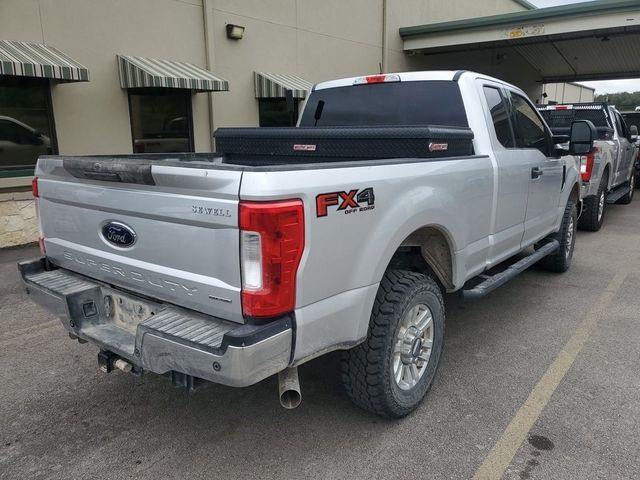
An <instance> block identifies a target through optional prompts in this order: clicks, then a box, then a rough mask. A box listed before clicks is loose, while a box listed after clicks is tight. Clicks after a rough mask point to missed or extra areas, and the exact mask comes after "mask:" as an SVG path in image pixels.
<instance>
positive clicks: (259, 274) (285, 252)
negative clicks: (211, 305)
mask: <svg viewBox="0 0 640 480" xmlns="http://www.w3.org/2000/svg"><path fill="white" fill-rule="evenodd" d="M240 230H241V232H240V250H241V252H240V253H241V262H242V312H243V314H244V315H245V316H247V317H275V316H278V315H283V314H285V313H288V312H291V311H293V309H294V308H295V304H296V275H297V272H298V265H299V264H300V259H301V258H302V252H303V251H304V208H303V205H302V201H301V200H297V199H296V200H285V201H277V202H240Z"/></svg>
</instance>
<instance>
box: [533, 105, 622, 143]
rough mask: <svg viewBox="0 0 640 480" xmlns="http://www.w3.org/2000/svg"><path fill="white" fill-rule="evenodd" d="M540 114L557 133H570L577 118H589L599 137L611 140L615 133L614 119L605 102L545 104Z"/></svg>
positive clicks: (540, 109)
mask: <svg viewBox="0 0 640 480" xmlns="http://www.w3.org/2000/svg"><path fill="white" fill-rule="evenodd" d="M539 112H540V115H542V118H544V121H545V122H547V125H549V128H551V130H552V131H553V133H555V134H557V135H569V132H570V131H571V124H572V123H573V122H574V121H575V120H589V121H591V122H592V123H593V125H594V126H595V127H596V130H597V131H598V138H599V139H601V140H610V139H611V138H612V134H613V131H612V129H613V123H614V121H613V119H612V118H611V116H610V113H609V111H608V109H607V107H606V106H605V105H604V104H597V103H595V104H575V105H557V106H543V107H540V108H539Z"/></svg>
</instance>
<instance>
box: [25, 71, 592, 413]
mask: <svg viewBox="0 0 640 480" xmlns="http://www.w3.org/2000/svg"><path fill="white" fill-rule="evenodd" d="M570 133H571V136H572V138H571V142H570V143H569V148H568V150H563V149H562V148H560V147H559V146H558V145H557V144H558V143H561V141H564V139H559V138H555V137H553V136H552V134H551V132H550V130H549V129H548V127H547V125H546V124H545V122H544V121H543V120H542V118H541V117H540V115H539V113H538V112H537V110H536V108H535V107H534V105H533V104H532V103H531V102H530V101H529V100H528V99H527V97H526V96H525V94H524V93H523V92H522V91H521V90H519V89H518V88H516V87H514V86H512V85H509V84H506V83H504V82H502V81H500V80H497V79H495V78H490V77H487V76H484V75H481V74H477V73H473V72H453V71H438V72H412V73H400V74H386V75H371V76H366V77H358V78H345V79H342V80H335V81H330V82H325V83H321V84H319V85H316V86H315V87H314V88H313V91H312V92H311V93H310V95H309V97H308V100H307V102H306V105H305V108H304V112H303V114H302V116H301V119H300V122H299V126H298V127H295V128H261V129H259V128H252V129H243V128H238V129H220V130H218V131H217V133H216V143H217V150H218V151H217V152H216V153H213V154H182V155H179V154H178V155H129V156H126V155H124V156H85V157H69V156H44V157H41V158H40V159H39V161H38V165H37V168H36V177H37V178H36V180H35V181H34V195H35V197H36V199H37V205H38V209H39V221H40V224H41V238H40V245H41V249H42V254H43V256H42V258H38V259H35V260H32V261H26V262H22V263H20V264H19V268H20V270H21V274H22V277H23V279H24V282H25V284H26V287H27V290H28V292H29V293H30V294H31V295H32V296H33V299H34V300H35V301H37V302H39V303H41V304H42V305H45V306H47V307H48V308H50V309H51V310H52V311H53V312H55V313H56V314H57V315H59V316H60V318H61V319H62V323H63V326H64V328H65V329H66V330H67V331H68V332H69V334H70V336H71V337H72V338H74V339H78V340H80V341H82V342H84V341H88V342H91V343H93V344H95V345H97V346H98V347H99V349H100V352H99V354H98V361H99V365H100V368H101V369H102V370H103V371H106V372H108V371H111V370H112V369H120V370H123V371H128V372H132V373H134V374H137V375H141V374H142V373H143V372H155V373H157V374H165V375H167V376H170V377H171V378H172V380H173V382H174V383H175V384H177V385H181V386H186V387H192V386H194V385H195V384H196V383H197V382H198V381H200V380H201V379H203V380H207V381H211V382H217V383H221V384H225V385H231V386H236V387H242V386H248V385H252V384H254V383H256V382H259V381H260V380H262V379H264V378H266V377H269V376H271V375H274V374H279V387H280V397H281V402H282V404H283V406H286V407H290V408H291V407H295V406H297V405H298V404H299V403H300V399H301V394H300V386H299V381H298V376H297V367H298V366H299V365H301V364H303V363H305V362H307V361H309V360H310V359H313V358H315V357H318V356H320V355H323V354H325V353H327V352H330V351H334V350H342V351H343V353H342V355H343V356H342V360H341V365H342V367H341V368H342V377H343V380H344V385H345V388H346V391H347V393H348V395H349V396H350V397H351V398H352V399H353V401H354V402H355V403H356V404H357V405H359V406H361V407H363V408H365V409H367V410H369V411H371V412H374V413H376V414H379V415H383V416H388V417H401V416H404V415H406V414H408V413H409V412H411V411H412V410H413V409H415V408H416V406H417V405H418V404H419V403H420V401H421V400H422V398H423V397H424V396H425V394H426V392H427V390H428V389H429V387H430V385H431V383H432V381H433V379H434V375H435V372H436V368H437V366H438V362H439V359H440V354H441V353H442V349H443V342H444V325H445V310H444V303H443V294H444V293H445V292H455V291H462V294H463V295H464V296H465V297H466V298H468V299H474V298H479V297H481V296H483V295H485V294H487V293H488V292H490V291H492V290H493V289H494V288H496V287H498V286H499V285H501V284H503V283H505V282H506V281H507V280H509V279H510V278H512V277H514V276H515V275H516V274H518V273H519V272H521V271H523V270H524V269H526V268H527V267H529V266H531V265H533V264H534V263H539V264H540V265H541V266H542V267H544V268H546V269H549V270H552V271H556V272H563V271H565V270H567V269H568V268H569V265H570V263H571V259H572V255H573V251H574V243H575V229H576V223H577V213H578V209H579V208H580V202H581V200H580V172H579V165H578V164H577V163H576V160H575V158H574V156H572V155H569V153H571V154H574V155H583V154H587V153H588V152H590V151H591V150H592V148H593V140H594V139H595V136H596V132H595V129H594V127H593V125H592V124H590V123H589V122H575V124H574V125H573V129H572V131H571V132H570Z"/></svg>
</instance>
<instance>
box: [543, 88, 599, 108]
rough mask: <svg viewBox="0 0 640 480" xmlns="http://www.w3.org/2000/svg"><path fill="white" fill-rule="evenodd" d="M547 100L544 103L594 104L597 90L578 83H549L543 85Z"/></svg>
mask: <svg viewBox="0 0 640 480" xmlns="http://www.w3.org/2000/svg"><path fill="white" fill-rule="evenodd" d="M543 91H544V92H545V93H546V94H547V98H545V99H544V101H543V102H542V103H549V102H556V103H577V102H593V98H594V94H595V90H594V89H593V88H589V87H585V86H584V85H580V84H577V83H548V84H546V85H543Z"/></svg>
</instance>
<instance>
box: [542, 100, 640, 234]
mask: <svg viewBox="0 0 640 480" xmlns="http://www.w3.org/2000/svg"><path fill="white" fill-rule="evenodd" d="M538 109H539V110H540V113H541V114H542V118H544V120H545V121H546V122H547V125H549V127H550V128H551V131H552V132H553V133H554V134H556V135H567V134H568V133H569V130H570V129H571V125H572V124H573V122H574V121H575V120H589V121H590V122H592V123H593V125H594V126H595V127H596V131H597V134H598V136H597V140H596V142H595V146H594V149H593V151H592V152H590V153H589V154H587V155H583V156H581V157H580V158H581V165H580V174H581V176H582V188H581V195H582V201H583V203H584V208H583V211H582V215H580V221H579V222H578V227H579V228H581V229H583V230H589V231H592V232H597V231H598V230H600V228H602V223H603V221H604V216H605V207H606V204H607V203H622V204H629V203H631V201H632V200H633V193H634V189H635V180H636V176H635V163H636V156H637V153H638V152H637V148H638V147H636V145H635V144H634V142H635V141H636V140H637V138H638V132H637V127H635V129H636V131H635V134H634V133H633V132H632V129H631V128H630V127H628V126H627V124H626V122H625V120H624V118H623V117H622V115H621V114H620V112H618V110H616V109H615V108H614V107H612V106H611V105H607V104H606V103H597V102H596V103H574V104H556V105H545V106H541V107H538Z"/></svg>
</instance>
